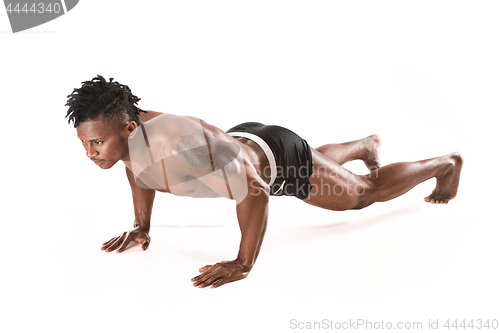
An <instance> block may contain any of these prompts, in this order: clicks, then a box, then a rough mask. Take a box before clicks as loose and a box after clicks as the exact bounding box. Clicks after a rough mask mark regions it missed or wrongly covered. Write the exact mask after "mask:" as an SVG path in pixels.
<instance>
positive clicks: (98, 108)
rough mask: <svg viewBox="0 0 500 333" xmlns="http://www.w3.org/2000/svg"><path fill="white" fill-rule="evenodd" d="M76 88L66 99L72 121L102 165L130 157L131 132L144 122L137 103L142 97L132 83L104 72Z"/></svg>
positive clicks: (98, 162) (91, 154) (91, 152)
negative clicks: (126, 84) (114, 78)
mask: <svg viewBox="0 0 500 333" xmlns="http://www.w3.org/2000/svg"><path fill="white" fill-rule="evenodd" d="M82 83H83V85H82V87H81V88H77V89H73V92H72V93H71V94H70V95H68V102H67V103H66V105H67V106H69V108H68V112H67V114H66V117H68V124H69V123H70V122H71V121H73V124H74V127H75V128H76V131H77V134H78V137H79V138H80V140H82V143H83V145H84V147H85V149H86V151H87V156H88V157H89V158H91V159H92V160H93V161H94V162H96V164H98V165H99V166H100V167H101V168H102V169H109V168H111V167H112V166H113V165H114V164H115V163H116V162H117V161H119V160H122V159H126V158H128V141H127V140H128V136H129V135H130V133H132V132H133V131H134V130H135V129H136V128H137V126H139V125H141V122H140V120H139V114H140V113H141V112H146V111H143V110H141V109H139V108H138V107H137V106H136V105H135V104H137V102H138V101H139V100H140V98H138V97H137V96H135V95H133V94H132V91H131V90H130V89H129V87H128V86H125V85H122V84H120V83H118V82H117V81H113V78H111V79H110V80H109V82H107V81H106V79H105V78H103V77H102V76H100V75H97V77H95V78H93V79H92V80H91V81H85V82H82Z"/></svg>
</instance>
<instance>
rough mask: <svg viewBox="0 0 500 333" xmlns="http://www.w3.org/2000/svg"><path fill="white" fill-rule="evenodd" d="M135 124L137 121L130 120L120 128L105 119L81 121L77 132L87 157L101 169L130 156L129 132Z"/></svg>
mask: <svg viewBox="0 0 500 333" xmlns="http://www.w3.org/2000/svg"><path fill="white" fill-rule="evenodd" d="M134 125H135V122H130V123H129V124H128V125H123V129H121V130H120V129H117V128H116V126H115V127H113V126H111V125H109V124H108V123H106V122H105V121H102V120H91V121H86V122H83V123H80V125H78V127H77V128H76V132H77V135H78V138H79V139H80V140H81V141H82V144H83V146H84V148H85V150H86V151H87V157H89V158H90V159H91V160H92V161H93V162H94V163H95V164H97V165H98V166H99V167H100V168H101V169H109V168H111V167H112V166H113V165H114V164H115V163H116V162H118V161H119V160H123V159H127V158H128V142H127V141H128V133H130V132H131V131H132V130H133V127H134ZM129 127H132V129H129Z"/></svg>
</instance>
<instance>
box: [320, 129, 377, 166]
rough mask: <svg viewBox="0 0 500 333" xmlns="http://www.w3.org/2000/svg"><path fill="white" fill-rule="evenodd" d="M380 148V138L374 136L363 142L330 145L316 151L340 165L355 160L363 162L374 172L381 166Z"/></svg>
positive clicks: (362, 140)
mask: <svg viewBox="0 0 500 333" xmlns="http://www.w3.org/2000/svg"><path fill="white" fill-rule="evenodd" d="M380 146H381V141H380V137H379V136H378V135H376V134H373V135H370V136H368V137H366V138H364V139H361V140H356V141H350V142H345V143H329V144H326V145H323V146H321V147H318V148H316V150H317V151H318V152H320V153H322V154H323V155H326V156H328V157H329V158H331V159H332V160H334V161H335V162H337V163H338V164H340V165H342V164H344V163H346V162H349V161H353V160H362V161H363V162H364V163H365V165H366V166H367V167H368V170H370V171H372V170H375V169H377V168H379V167H380V166H381V164H380V158H379V153H380Z"/></svg>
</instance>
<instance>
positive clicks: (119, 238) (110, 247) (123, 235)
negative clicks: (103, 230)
mask: <svg viewBox="0 0 500 333" xmlns="http://www.w3.org/2000/svg"><path fill="white" fill-rule="evenodd" d="M124 238H125V233H123V234H122V235H121V236H120V237H118V239H116V240H115V241H114V242H113V243H112V244H110V245H109V246H108V248H107V249H106V252H109V251H114V250H115V249H116V248H117V247H118V246H120V244H121V243H122V242H123V239H124Z"/></svg>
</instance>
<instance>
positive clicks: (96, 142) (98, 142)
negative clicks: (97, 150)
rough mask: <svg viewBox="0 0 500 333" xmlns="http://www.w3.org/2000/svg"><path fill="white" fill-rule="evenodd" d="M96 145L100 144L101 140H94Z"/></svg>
mask: <svg viewBox="0 0 500 333" xmlns="http://www.w3.org/2000/svg"><path fill="white" fill-rule="evenodd" d="M94 142H95V144H96V145H100V144H101V143H102V141H94Z"/></svg>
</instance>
